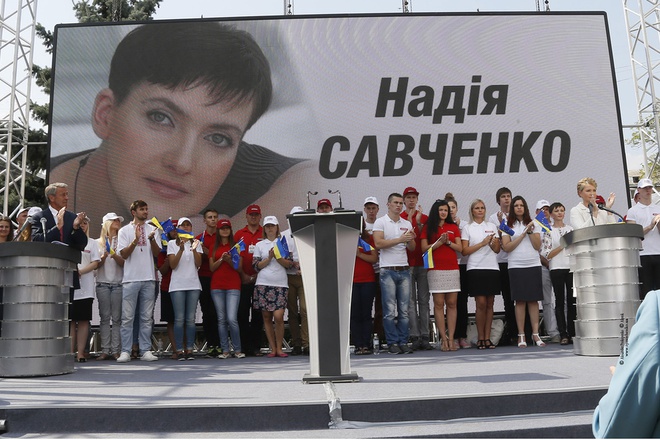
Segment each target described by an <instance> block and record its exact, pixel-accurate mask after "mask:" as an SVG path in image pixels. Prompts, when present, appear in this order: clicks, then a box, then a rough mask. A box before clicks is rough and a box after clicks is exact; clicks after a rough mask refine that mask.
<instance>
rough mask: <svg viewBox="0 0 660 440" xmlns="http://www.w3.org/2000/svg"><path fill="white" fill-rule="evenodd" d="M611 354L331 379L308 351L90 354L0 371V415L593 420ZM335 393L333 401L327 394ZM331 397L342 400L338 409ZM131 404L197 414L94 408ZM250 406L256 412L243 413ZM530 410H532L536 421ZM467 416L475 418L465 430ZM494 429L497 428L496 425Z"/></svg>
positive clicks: (408, 363) (282, 433) (232, 430)
mask: <svg viewBox="0 0 660 440" xmlns="http://www.w3.org/2000/svg"><path fill="white" fill-rule="evenodd" d="M615 362H616V358H615V357H587V356H577V355H574V354H573V351H572V346H570V345H569V346H560V345H559V344H548V345H547V347H545V348H538V347H528V348H526V349H519V348H517V347H498V348H496V349H494V350H477V349H475V348H472V349H467V350H465V349H463V350H459V351H456V352H441V351H438V350H432V351H424V352H416V353H414V354H412V355H390V354H386V353H382V354H380V355H367V356H355V355H352V356H351V370H352V371H354V372H355V373H357V374H358V375H359V377H360V381H359V382H353V383H336V384H332V385H329V384H305V383H303V382H302V378H303V375H305V374H306V373H308V372H309V358H308V357H306V356H295V357H294V356H290V357H288V358H285V359H281V358H266V357H249V358H245V359H234V358H231V359H225V360H220V359H207V358H204V357H201V356H199V357H198V358H197V359H195V360H194V361H173V360H170V359H169V358H162V359H160V360H159V361H157V362H143V361H139V360H134V361H131V362H130V363H128V364H118V363H116V362H114V361H95V360H89V361H88V362H86V363H82V364H76V367H75V372H74V373H71V374H66V375H61V376H52V377H39V378H4V379H0V415H1V416H0V419H3V418H4V419H6V421H7V432H6V433H5V434H4V435H3V437H26V436H31V435H34V434H37V433H45V434H46V435H48V436H50V437H52V436H53V435H55V434H57V435H58V436H66V437H70V436H72V435H76V433H79V432H81V431H83V430H84V431H87V432H88V433H89V434H84V435H83V434H81V435H83V436H85V437H99V436H100V437H104V436H106V435H107V436H109V437H118V436H131V435H129V434H130V433H131V432H132V436H136V435H139V436H147V437H151V436H153V437H162V436H163V435H164V434H165V433H170V435H171V436H174V437H181V436H183V437H206V436H208V437H214V436H216V437H217V436H220V435H222V436H230V437H238V436H241V437H251V436H260V437H273V438H276V437H279V438H285V437H327V438H330V437H334V438H346V437H361V438H366V437H371V436H373V437H387V436H390V434H391V435H392V436H437V435H438V429H440V428H438V427H439V426H442V433H451V432H453V433H455V434H456V435H458V434H460V433H461V432H477V431H479V430H483V429H486V427H487V426H488V425H487V423H496V424H497V426H499V427H500V429H503V428H502V427H504V428H506V427H507V426H509V425H510V424H511V423H514V424H515V426H518V427H524V426H525V425H529V424H530V423H531V424H532V425H535V426H542V425H543V423H545V422H543V420H544V418H545V419H547V420H548V421H547V423H550V424H557V423H566V424H570V423H577V424H580V425H584V424H585V423H587V424H588V423H590V414H591V411H592V410H593V407H595V404H592V403H593V402H597V397H594V396H600V395H602V394H604V393H605V391H606V389H607V386H608V384H609V381H610V378H611V374H610V371H609V367H610V366H611V365H614V364H615ZM580 393H582V394H584V393H587V394H588V393H592V394H591V395H590V397H589V399H590V400H589V402H590V403H587V404H586V405H587V407H571V405H570V402H571V401H575V400H579V399H577V398H572V397H571V396H572V395H573V396H578V395H581V394H580ZM593 393H595V394H593ZM529 396H534V400H533V402H538V404H534V405H530V404H529V403H525V401H524V398H529ZM550 396H554V397H552V398H551V397H550ZM556 396H561V398H557V397H556ZM482 398H489V399H494V398H507V399H511V400H510V402H521V403H520V404H521V405H523V407H522V408H518V409H516V410H511V411H510V412H507V411H504V412H499V411H495V412H493V413H492V414H491V413H488V414H486V413H479V412H480V411H479V410H472V409H471V408H478V405H477V406H475V403H474V402H477V401H478V399H482ZM594 399H596V400H594ZM567 401H568V402H569V403H568V404H567V403H565V402H567ZM329 402H334V403H333V404H332V405H329ZM438 402H440V403H438ZM443 402H446V403H445V406H447V405H449V406H450V407H451V409H452V410H451V411H447V412H446V414H438V415H437V417H430V416H429V414H427V413H425V412H424V410H418V409H415V408H424V407H425V406H431V405H441V407H442V405H443ZM493 402H496V401H493ZM544 402H547V403H544ZM557 402H559V403H557ZM427 403H428V405H427ZM496 405H500V404H497V403H496ZM501 405H509V404H501ZM557 405H559V406H563V405H566V408H561V407H560V408H557V407H556V406H557ZM331 406H332V407H334V408H335V411H334V412H333V413H332V414H331V413H330V411H329V409H330V407H331ZM511 406H515V404H511ZM591 406H593V407H591ZM272 408H277V411H274V410H272ZM131 409H133V410H134V409H140V410H141V411H145V410H153V414H154V415H155V414H161V415H160V416H159V417H158V418H159V419H160V418H161V417H169V416H167V414H168V413H169V411H171V410H173V409H176V411H179V412H181V414H183V412H182V411H184V410H185V411H186V413H188V410H189V411H192V413H193V414H196V415H197V418H196V419H194V420H193V421H191V423H194V424H193V426H192V427H189V428H188V429H181V430H178V429H176V424H174V422H172V423H166V424H162V425H161V424H160V422H158V423H155V424H153V426H152V428H151V429H144V427H139V428H135V429H134V430H131V428H130V426H129V427H124V428H126V429H112V428H111V427H110V426H108V430H107V431H105V430H101V429H99V428H98V427H97V426H95V422H94V420H90V419H89V418H90V417H91V418H94V417H95V415H94V414H97V415H98V414H103V412H104V411H105V412H108V411H110V412H112V411H121V410H131ZM165 410H167V411H165ZM223 410H226V411H229V410H231V411H232V413H231V414H234V415H235V416H236V417H238V418H239V419H238V420H232V423H222V421H220V422H218V423H217V427H214V426H207V425H205V424H204V423H200V421H199V420H198V418H199V417H202V418H204V417H213V416H212V414H216V413H217V414H223ZM271 410H272V411H273V414H277V413H278V412H279V413H281V414H280V416H278V417H279V419H281V420H282V421H281V423H275V424H274V425H273V426H271V425H269V422H268V417H262V414H264V413H265V412H268V411H271ZM337 410H338V411H337ZM94 411H96V412H94ZM159 411H160V412H159ZM241 411H243V412H241ZM250 411H251V413H252V414H253V417H247V415H249V414H250ZM475 412H477V413H475ZM70 414H81V415H84V416H85V417H87V422H86V423H87V424H86V425H85V426H88V427H89V429H87V428H81V425H79V424H75V423H73V422H70V421H63V420H62V418H64V417H70ZM205 414H206V415H205ZM393 414H395V415H396V414H400V417H396V416H393ZM431 414H434V412H432V413H431ZM562 414H563V415H562ZM525 415H534V417H536V422H534V421H533V419H532V418H529V417H524V416H525ZM493 417H495V418H493ZM571 417H573V418H574V421H571ZM36 418H39V419H40V420H36ZM260 418H261V420H260ZM507 418H509V419H510V420H509V422H507ZM480 420H481V423H480ZM516 420H517V421H516ZM152 422H155V420H151V421H150V423H152ZM181 422H182V423H184V422H185V420H182V421H181ZM328 422H331V423H332V426H333V427H336V428H356V429H327V428H326V426H327V424H328ZM507 423H508V424H507ZM402 424H403V425H407V429H405V428H402V426H403V425H402ZM159 425H161V426H163V427H164V429H163V428H159ZM434 425H435V426H436V428H433V426H434ZM468 425H472V427H471V428H470V429H469V430H467V426H468ZM183 426H186V425H185V424H184V425H183ZM413 426H428V427H429V428H428V429H429V430H430V431H423V432H418V433H417V434H415V433H414V432H415V430H414V429H412V427H413ZM383 429H386V431H382V430H383ZM398 429H403V431H402V432H406V433H407V434H402V433H401V432H399V431H397V430H398ZM193 431H194V433H193ZM342 431H343V432H342ZM493 431H497V429H496V428H493V429H490V431H489V432H493ZM173 432H175V433H176V434H180V435H176V434H172V433H173ZM397 432H399V433H398V434H397ZM433 432H435V435H434V434H433ZM484 432H485V431H484ZM250 433H252V435H250ZM287 433H288V435H287ZM379 433H380V434H379ZM386 434H388V435H386Z"/></svg>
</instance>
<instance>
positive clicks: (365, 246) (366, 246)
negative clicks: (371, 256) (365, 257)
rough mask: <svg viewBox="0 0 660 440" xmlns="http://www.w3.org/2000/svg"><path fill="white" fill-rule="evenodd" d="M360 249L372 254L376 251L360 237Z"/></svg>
mask: <svg viewBox="0 0 660 440" xmlns="http://www.w3.org/2000/svg"><path fill="white" fill-rule="evenodd" d="M358 247H359V248H360V249H362V250H363V251H365V252H371V251H373V250H374V248H373V247H372V246H371V245H370V244H369V243H367V242H366V241H364V240H363V239H362V237H358Z"/></svg>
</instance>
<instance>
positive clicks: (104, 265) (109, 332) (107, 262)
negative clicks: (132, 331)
mask: <svg viewBox="0 0 660 440" xmlns="http://www.w3.org/2000/svg"><path fill="white" fill-rule="evenodd" d="M123 221H124V217H122V216H120V215H117V214H115V213H114V212H109V213H107V214H106V215H104V216H103V222H102V223H101V236H100V237H99V239H98V240H96V243H97V245H98V247H99V252H100V253H101V262H100V263H99V268H98V270H97V271H96V297H97V299H98V301H99V315H100V317H101V324H100V329H101V355H100V356H99V357H98V358H97V359H98V360H107V359H111V358H113V359H117V358H118V357H119V353H121V338H120V336H119V328H120V327H121V302H122V293H121V292H122V286H121V281H122V277H123V275H124V269H123V268H124V259H123V258H122V257H121V255H119V252H117V236H118V234H119V228H121V223H122V222H123ZM111 321H112V327H111V326H110V322H111Z"/></svg>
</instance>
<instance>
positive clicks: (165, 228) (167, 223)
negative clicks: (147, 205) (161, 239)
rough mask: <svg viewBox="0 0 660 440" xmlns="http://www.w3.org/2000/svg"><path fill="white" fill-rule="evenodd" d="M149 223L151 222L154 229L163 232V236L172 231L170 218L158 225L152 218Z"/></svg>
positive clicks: (172, 226) (156, 220) (172, 225)
mask: <svg viewBox="0 0 660 440" xmlns="http://www.w3.org/2000/svg"><path fill="white" fill-rule="evenodd" d="M150 222H151V223H152V224H153V225H154V226H155V227H157V228H158V229H160V230H161V231H163V232H164V233H165V235H167V233H168V232H170V231H172V230H174V223H172V219H171V218H168V219H167V220H165V221H164V222H163V223H160V222H159V221H158V219H157V218H156V217H152V218H151V220H150Z"/></svg>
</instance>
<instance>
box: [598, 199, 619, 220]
mask: <svg viewBox="0 0 660 440" xmlns="http://www.w3.org/2000/svg"><path fill="white" fill-rule="evenodd" d="M598 209H602V210H603V211H606V212H609V213H611V214H614V215H616V216H618V217H619V218H620V219H621V221H623V216H622V215H621V214H619V213H618V212H616V211H614V210H613V209H609V208H606V207H605V205H603V204H602V203H601V204H599V205H598Z"/></svg>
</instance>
